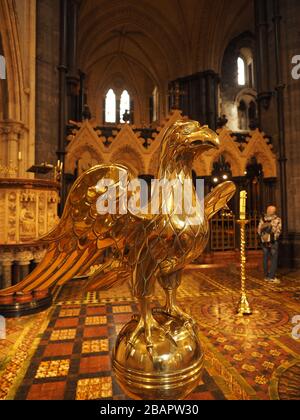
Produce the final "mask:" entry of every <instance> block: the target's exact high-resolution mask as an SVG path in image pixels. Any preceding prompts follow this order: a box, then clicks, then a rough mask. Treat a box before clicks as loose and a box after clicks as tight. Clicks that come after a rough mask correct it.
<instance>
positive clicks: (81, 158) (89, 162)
mask: <svg viewBox="0 0 300 420" xmlns="http://www.w3.org/2000/svg"><path fill="white" fill-rule="evenodd" d="M100 163H104V159H103V156H102V154H101V153H100V152H99V149H98V148H96V147H95V146H93V145H92V144H81V145H78V146H77V147H75V148H73V149H72V150H71V151H70V152H69V153H68V154H67V156H66V162H65V165H66V168H65V169H66V173H70V174H73V173H74V172H75V169H76V168H78V175H81V173H82V172H84V171H85V170H87V169H89V167H92V166H95V165H98V164H100Z"/></svg>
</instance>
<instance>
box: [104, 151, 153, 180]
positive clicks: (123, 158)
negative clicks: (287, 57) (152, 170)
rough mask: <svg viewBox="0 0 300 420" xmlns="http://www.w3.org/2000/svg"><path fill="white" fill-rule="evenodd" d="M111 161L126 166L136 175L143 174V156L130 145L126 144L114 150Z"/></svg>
mask: <svg viewBox="0 0 300 420" xmlns="http://www.w3.org/2000/svg"><path fill="white" fill-rule="evenodd" d="M111 162H113V163H119V164H122V165H125V166H127V167H128V168H129V169H131V171H132V172H133V174H134V175H135V176H136V177H137V176H138V175H142V174H145V165H144V162H143V156H142V155H140V154H139V153H138V152H137V151H136V150H135V149H134V148H132V147H131V146H128V145H127V146H124V147H121V148H119V149H118V150H116V151H115V152H114V153H113V154H112V155H111Z"/></svg>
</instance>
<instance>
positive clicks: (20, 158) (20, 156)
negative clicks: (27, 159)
mask: <svg viewBox="0 0 300 420" xmlns="http://www.w3.org/2000/svg"><path fill="white" fill-rule="evenodd" d="M18 160H19V161H21V160H22V153H21V152H19V153H18Z"/></svg>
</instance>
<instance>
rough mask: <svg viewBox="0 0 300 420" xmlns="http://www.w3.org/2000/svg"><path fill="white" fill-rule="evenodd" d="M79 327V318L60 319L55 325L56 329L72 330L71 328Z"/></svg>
mask: <svg viewBox="0 0 300 420" xmlns="http://www.w3.org/2000/svg"><path fill="white" fill-rule="evenodd" d="M77 325H78V318H65V319H58V320H57V321H56V323H55V327H54V328H70V327H77Z"/></svg>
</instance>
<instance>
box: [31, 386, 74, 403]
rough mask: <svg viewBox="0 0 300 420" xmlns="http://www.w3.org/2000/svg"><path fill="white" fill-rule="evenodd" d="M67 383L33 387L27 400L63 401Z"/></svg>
mask: <svg viewBox="0 0 300 420" xmlns="http://www.w3.org/2000/svg"><path fill="white" fill-rule="evenodd" d="M65 388H66V382H53V383H44V384H35V385H32V386H31V388H30V390H29V393H28V395H27V400H63V399H64V393H65Z"/></svg>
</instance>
